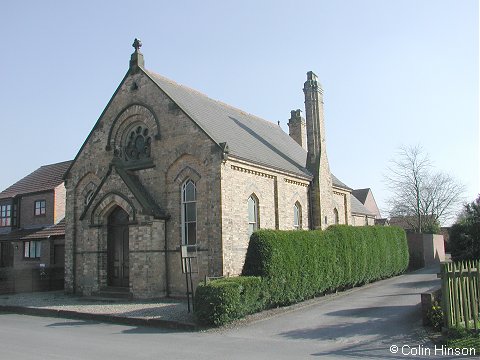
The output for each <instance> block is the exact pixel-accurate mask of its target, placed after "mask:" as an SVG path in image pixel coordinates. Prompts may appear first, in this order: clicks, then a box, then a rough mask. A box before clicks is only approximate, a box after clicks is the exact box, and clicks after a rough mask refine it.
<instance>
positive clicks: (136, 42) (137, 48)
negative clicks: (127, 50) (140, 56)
mask: <svg viewBox="0 0 480 360" xmlns="http://www.w3.org/2000/svg"><path fill="white" fill-rule="evenodd" d="M132 46H133V47H134V48H135V52H139V51H140V48H141V47H142V42H141V41H140V40H139V39H137V38H135V40H134V41H133V44H132Z"/></svg>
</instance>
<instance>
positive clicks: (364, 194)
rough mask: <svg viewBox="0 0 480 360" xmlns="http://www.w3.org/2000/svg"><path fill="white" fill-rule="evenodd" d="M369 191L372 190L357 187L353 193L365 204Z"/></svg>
mask: <svg viewBox="0 0 480 360" xmlns="http://www.w3.org/2000/svg"><path fill="white" fill-rule="evenodd" d="M369 191H370V188H366V189H355V190H352V195H353V196H355V197H356V198H357V199H358V200H359V201H360V202H361V203H362V204H365V201H366V200H367V195H368V192H369Z"/></svg>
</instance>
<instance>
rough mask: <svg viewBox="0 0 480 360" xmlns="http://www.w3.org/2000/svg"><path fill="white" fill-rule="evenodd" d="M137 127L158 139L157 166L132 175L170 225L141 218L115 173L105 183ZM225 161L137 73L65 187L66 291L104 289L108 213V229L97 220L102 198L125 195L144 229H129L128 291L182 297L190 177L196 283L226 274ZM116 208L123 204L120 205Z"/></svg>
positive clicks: (104, 118) (154, 157) (109, 110)
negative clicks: (185, 191)
mask: <svg viewBox="0 0 480 360" xmlns="http://www.w3.org/2000/svg"><path fill="white" fill-rule="evenodd" d="M134 84H135V85H134ZM127 114H128V116H127ZM135 124H144V125H145V126H146V127H147V128H148V130H149V134H151V135H152V137H153V139H152V144H151V159H152V161H153V167H151V168H145V169H141V170H135V171H132V173H133V174H134V176H136V177H137V178H138V180H139V181H140V183H141V184H142V186H143V187H144V188H145V189H146V190H147V191H148V193H149V194H150V195H151V197H152V198H153V199H154V201H155V203H156V204H157V205H158V206H159V207H160V208H161V209H162V210H164V211H165V213H166V214H168V215H169V216H170V218H169V219H168V220H166V221H165V222H163V221H161V220H155V219H154V218H153V217H152V216H150V215H147V214H143V209H142V208H141V205H140V204H139V203H138V201H136V200H135V199H134V196H133V194H131V192H130V191H129V190H128V188H127V186H126V185H125V184H124V183H123V181H122V180H121V178H120V177H119V176H116V175H115V174H114V171H113V172H112V175H110V177H107V173H108V171H109V166H110V163H111V162H112V160H113V158H114V150H115V149H116V146H117V145H119V144H120V145H121V144H122V141H123V139H124V138H123V137H122V136H124V135H122V134H124V133H125V131H127V130H125V129H129V128H130V127H131V126H134V125H135ZM135 126H136V125H135ZM108 139H110V147H109V146H108V145H109V141H108ZM220 161H221V151H220V150H219V147H218V146H217V145H215V144H214V143H213V142H212V141H211V139H210V138H209V137H208V136H207V135H206V134H205V133H204V132H203V131H202V130H201V129H200V128H199V127H198V126H197V125H196V124H195V123H194V122H193V121H192V120H191V119H190V118H188V116H187V115H186V114H185V113H183V111H182V110H181V109H179V108H178V106H176V104H175V103H173V102H172V101H171V100H170V99H169V98H168V96H166V95H165V94H164V93H163V92H162V91H161V90H160V89H159V88H158V86H157V85H156V84H155V83H153V82H152V81H151V79H150V78H149V77H148V76H147V75H145V74H144V73H143V72H137V73H135V74H133V75H132V74H130V75H129V76H127V77H126V78H125V80H124V82H123V83H122V84H121V86H120V87H119V89H118V91H117V93H116V94H115V95H114V97H113V98H112V100H111V102H110V104H109V106H108V107H107V108H106V109H105V111H104V113H103V115H102V117H101V119H100V120H99V122H98V123H97V125H96V126H95V128H94V129H93V130H92V133H91V135H90V138H89V139H88V141H87V142H86V144H85V145H84V147H83V149H82V151H81V153H80V154H79V155H78V158H77V159H76V161H75V163H74V165H73V167H72V169H71V171H70V173H69V177H68V180H67V184H66V189H67V215H66V217H67V224H66V244H65V252H66V274H65V275H66V290H67V291H69V292H72V291H74V290H75V288H76V290H77V291H79V292H83V293H85V294H88V293H91V292H94V291H97V290H98V289H99V288H101V287H102V286H104V285H105V281H106V280H105V279H106V270H105V266H106V265H105V263H106V253H105V250H104V249H101V250H98V249H99V247H101V246H103V245H101V244H105V243H106V226H105V220H106V217H107V216H108V211H107V212H106V213H105V214H103V223H102V224H92V223H91V222H92V220H91V215H92V211H94V210H93V209H94V208H95V206H96V205H97V204H98V202H100V201H101V199H102V197H103V196H106V195H108V193H119V194H122V195H123V196H126V197H127V198H128V199H129V201H130V203H131V205H132V208H133V209H134V211H135V213H136V217H137V219H138V221H137V222H138V224H137V225H131V226H130V229H129V233H130V251H131V252H130V275H131V280H130V291H131V292H132V293H133V294H134V296H136V297H152V296H161V295H165V294H169V295H183V294H184V293H185V278H184V276H183V274H182V269H181V262H180V252H179V250H180V245H181V243H182V235H181V201H180V200H181V197H180V196H181V187H182V185H183V182H184V181H185V180H186V179H187V178H189V177H190V178H192V179H194V181H195V182H196V187H197V239H198V242H197V243H198V248H199V251H198V264H199V266H198V269H197V270H198V273H197V274H194V277H195V279H194V281H195V283H198V281H200V280H201V279H202V278H203V277H204V276H205V275H208V276H213V275H221V273H222V255H221V221H220ZM106 178H107V180H105V179H106ZM102 182H103V185H102ZM99 186H102V190H101V191H100V192H99V193H98V194H97V195H96V196H95V197H94V198H93V199H92V200H91V201H92V203H91V205H90V206H89V208H88V210H87V211H86V214H85V217H84V219H83V220H81V219H80V216H81V215H82V214H83V213H84V212H85V209H86V208H87V204H86V202H85V200H86V196H87V194H88V191H89V190H90V189H97V188H98V187H99ZM112 199H113V198H112ZM112 201H113V204H115V205H119V204H117V202H119V201H117V200H112ZM99 221H102V219H101V218H99ZM92 225H94V226H93V227H92ZM164 234H166V242H167V249H165V245H164V244H165V235H164ZM135 249H138V252H135V251H137V250H135ZM165 260H166V262H167V267H166V266H165ZM162 264H163V265H162ZM167 273H168V276H167ZM74 274H76V276H74ZM140 278H141V279H140ZM135 279H137V280H135ZM167 284H168V288H167Z"/></svg>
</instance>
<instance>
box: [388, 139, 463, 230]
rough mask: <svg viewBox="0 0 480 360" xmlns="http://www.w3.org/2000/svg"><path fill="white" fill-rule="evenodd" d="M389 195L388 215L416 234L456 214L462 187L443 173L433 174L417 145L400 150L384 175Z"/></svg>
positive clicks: (460, 200)
mask: <svg viewBox="0 0 480 360" xmlns="http://www.w3.org/2000/svg"><path fill="white" fill-rule="evenodd" d="M385 180H386V183H387V186H388V188H389V189H390V190H391V192H392V196H391V197H390V199H389V200H388V207H389V213H390V216H391V217H393V216H400V217H402V218H403V219H404V221H405V222H407V224H408V225H410V226H411V227H412V228H413V229H414V230H415V231H416V232H422V230H424V229H431V228H433V227H434V226H435V225H438V224H441V223H443V222H445V221H448V220H449V219H451V218H452V217H453V216H455V215H456V213H457V212H458V211H459V209H460V207H461V205H462V202H463V198H462V195H463V193H464V191H465V186H464V185H463V184H461V183H459V182H458V181H457V180H456V179H455V178H453V177H452V176H450V175H448V174H445V173H443V172H433V165H432V163H431V161H430V159H429V157H428V155H427V154H426V153H425V152H424V151H423V149H422V148H421V147H420V146H415V147H401V148H400V150H399V152H398V154H397V156H396V157H395V158H394V159H392V160H391V165H390V166H389V168H388V174H387V175H386V176H385Z"/></svg>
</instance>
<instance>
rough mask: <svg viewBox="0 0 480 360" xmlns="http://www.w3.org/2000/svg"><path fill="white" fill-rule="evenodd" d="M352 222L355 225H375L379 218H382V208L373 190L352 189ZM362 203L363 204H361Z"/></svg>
mask: <svg viewBox="0 0 480 360" xmlns="http://www.w3.org/2000/svg"><path fill="white" fill-rule="evenodd" d="M352 197H353V199H352V224H353V225H375V224H377V219H378V220H380V219H381V215H380V210H379V209H378V206H377V202H376V201H375V198H374V197H373V193H372V190H371V189H370V188H366V189H355V190H352ZM358 203H360V204H361V205H363V206H359V204H358ZM365 209H367V211H365Z"/></svg>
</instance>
